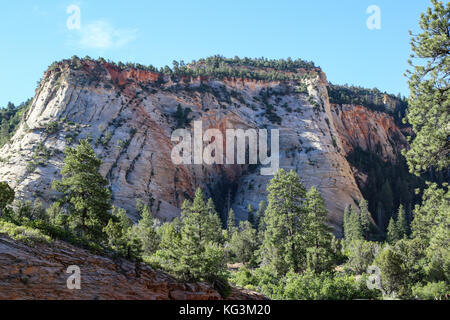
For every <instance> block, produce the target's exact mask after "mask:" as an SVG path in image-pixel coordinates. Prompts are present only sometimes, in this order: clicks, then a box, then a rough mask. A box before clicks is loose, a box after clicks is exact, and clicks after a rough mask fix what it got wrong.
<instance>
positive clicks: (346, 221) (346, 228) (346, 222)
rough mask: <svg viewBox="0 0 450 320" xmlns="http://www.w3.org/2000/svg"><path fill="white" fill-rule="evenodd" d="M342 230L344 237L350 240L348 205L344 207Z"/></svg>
mask: <svg viewBox="0 0 450 320" xmlns="http://www.w3.org/2000/svg"><path fill="white" fill-rule="evenodd" d="M343 231H344V239H346V240H350V239H351V228H350V206H347V207H345V209H344V225H343Z"/></svg>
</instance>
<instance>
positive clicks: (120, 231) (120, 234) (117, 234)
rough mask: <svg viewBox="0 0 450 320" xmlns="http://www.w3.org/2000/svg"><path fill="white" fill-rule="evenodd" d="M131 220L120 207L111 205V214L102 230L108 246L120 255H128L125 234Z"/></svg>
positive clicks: (130, 224) (130, 225)
mask: <svg viewBox="0 0 450 320" xmlns="http://www.w3.org/2000/svg"><path fill="white" fill-rule="evenodd" d="M132 225H133V222H132V221H131V219H130V218H128V216H127V213H126V211H125V210H124V209H122V208H116V207H113V209H112V215H111V217H110V219H109V221H108V224H107V225H106V227H104V228H103V231H104V232H105V234H106V235H107V237H108V244H109V246H110V247H111V248H112V249H113V250H114V251H116V252H117V253H118V254H119V255H121V256H124V257H125V256H127V255H128V241H127V240H128V239H127V235H128V232H129V230H130V228H131V227H132Z"/></svg>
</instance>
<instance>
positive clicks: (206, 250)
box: [154, 189, 226, 283]
mask: <svg viewBox="0 0 450 320" xmlns="http://www.w3.org/2000/svg"><path fill="white" fill-rule="evenodd" d="M211 206H212V201H211V202H210V201H208V204H206V203H205V200H204V196H203V192H202V191H201V189H197V191H196V193H195V198H194V201H193V202H192V203H191V202H189V201H188V200H185V202H184V203H183V206H182V212H181V219H179V220H178V219H175V220H174V221H173V222H172V223H170V225H169V226H165V227H163V230H162V232H163V235H162V239H161V245H160V250H158V251H157V252H156V254H155V255H154V258H155V260H156V261H157V262H158V263H159V264H160V265H161V266H162V267H163V268H164V269H165V270H167V271H169V272H170V273H172V274H174V275H175V276H177V277H179V278H181V279H183V280H186V281H199V280H205V281H209V282H211V283H215V282H216V281H219V282H221V283H222V282H223V281H225V280H224V279H225V278H224V275H225V274H226V264H225V255H224V251H223V248H222V247H221V245H220V243H217V242H216V239H217V235H218V234H221V233H222V230H221V228H220V220H219V218H218V216H217V213H215V210H214V212H212V209H213V208H212V207H211ZM212 215H215V217H212ZM225 282H226V281H225Z"/></svg>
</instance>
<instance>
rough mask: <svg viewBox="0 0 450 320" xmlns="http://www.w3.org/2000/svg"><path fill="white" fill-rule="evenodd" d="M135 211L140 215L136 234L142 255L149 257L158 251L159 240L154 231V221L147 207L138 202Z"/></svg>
mask: <svg viewBox="0 0 450 320" xmlns="http://www.w3.org/2000/svg"><path fill="white" fill-rule="evenodd" d="M136 209H137V211H138V212H139V213H140V215H141V218H140V219H139V222H138V225H137V227H138V228H137V230H136V233H137V235H138V237H139V239H140V241H141V243H142V253H143V254H144V255H145V256H151V255H152V254H154V253H155V252H156V250H158V248H159V242H160V238H159V235H158V233H157V232H156V230H155V221H154V218H153V216H152V214H151V212H150V209H149V207H148V206H147V205H144V204H143V203H142V202H141V201H138V204H137V205H136Z"/></svg>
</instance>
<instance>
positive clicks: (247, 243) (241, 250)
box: [230, 221, 259, 263]
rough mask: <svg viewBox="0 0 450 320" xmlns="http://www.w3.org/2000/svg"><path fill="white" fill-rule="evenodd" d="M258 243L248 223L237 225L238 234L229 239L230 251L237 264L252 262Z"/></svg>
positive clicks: (254, 232) (253, 230)
mask: <svg viewBox="0 0 450 320" xmlns="http://www.w3.org/2000/svg"><path fill="white" fill-rule="evenodd" d="M258 247H259V243H258V237H257V234H256V230H255V229H254V228H253V226H252V225H251V223H250V222H249V221H241V222H240V223H239V232H235V233H234V234H233V236H232V237H231V241H230V249H231V252H232V253H233V254H234V256H235V257H236V260H237V261H238V262H243V263H248V262H254V261H253V260H254V258H255V252H256V251H257V250H258Z"/></svg>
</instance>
